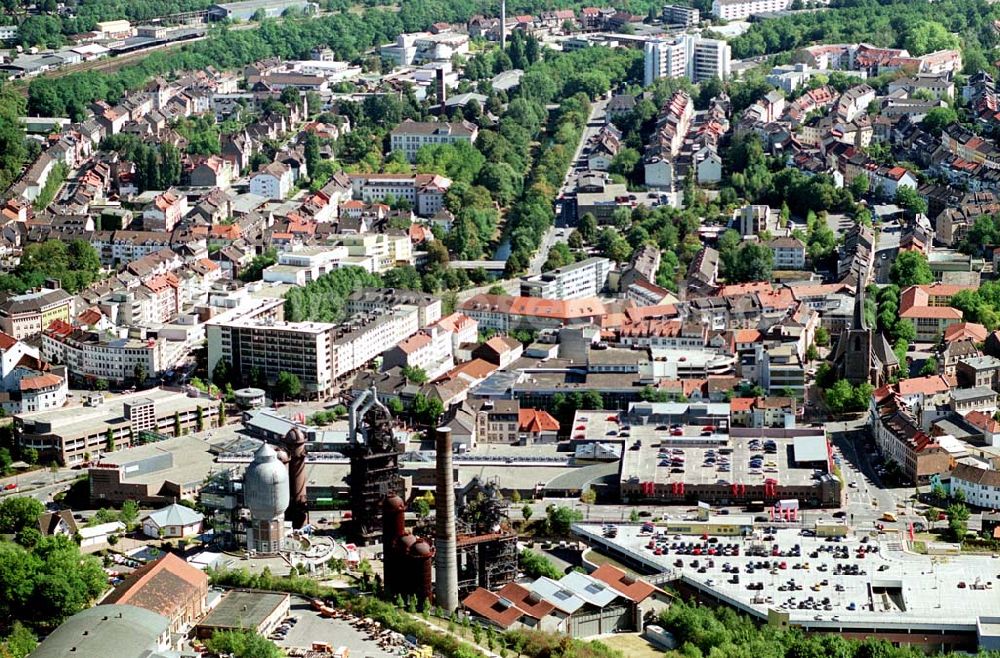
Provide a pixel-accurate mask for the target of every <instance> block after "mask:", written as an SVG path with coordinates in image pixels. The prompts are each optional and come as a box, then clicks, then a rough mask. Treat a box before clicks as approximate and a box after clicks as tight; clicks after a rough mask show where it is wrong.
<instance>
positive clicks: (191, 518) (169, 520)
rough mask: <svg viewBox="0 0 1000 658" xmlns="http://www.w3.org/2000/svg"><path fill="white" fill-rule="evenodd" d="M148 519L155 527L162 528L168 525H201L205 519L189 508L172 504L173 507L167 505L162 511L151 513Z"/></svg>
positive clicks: (199, 513)
mask: <svg viewBox="0 0 1000 658" xmlns="http://www.w3.org/2000/svg"><path fill="white" fill-rule="evenodd" d="M148 518H149V519H151V520H152V521H153V523H155V524H156V525H157V526H159V527H160V528H163V527H166V526H170V525H193V524H195V523H201V521H202V520H203V519H204V518H205V517H204V516H202V514H201V512H196V511H195V510H193V509H191V508H190V507H185V506H184V505H181V504H178V503H174V504H173V505H167V506H166V507H164V508H163V509H158V510H156V511H155V512H151V513H150V515H149V517H148Z"/></svg>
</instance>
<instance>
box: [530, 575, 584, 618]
mask: <svg viewBox="0 0 1000 658" xmlns="http://www.w3.org/2000/svg"><path fill="white" fill-rule="evenodd" d="M529 589H530V590H531V591H532V593H533V594H537V595H538V596H540V597H541V598H542V599H543V600H545V601H548V602H549V603H551V604H552V605H554V606H555V607H556V608H558V609H559V610H561V611H563V612H565V613H567V614H573V613H574V612H576V611H577V610H579V609H580V608H582V607H583V606H584V604H585V603H586V602H585V601H584V600H583V599H581V598H580V597H579V596H577V595H576V594H575V593H574V592H572V591H571V590H569V589H568V588H565V587H563V586H562V585H561V584H560V582H557V581H555V580H552V579H551V578H546V577H544V576H543V577H541V578H539V579H538V580H536V581H535V582H533V583H531V585H530V586H529Z"/></svg>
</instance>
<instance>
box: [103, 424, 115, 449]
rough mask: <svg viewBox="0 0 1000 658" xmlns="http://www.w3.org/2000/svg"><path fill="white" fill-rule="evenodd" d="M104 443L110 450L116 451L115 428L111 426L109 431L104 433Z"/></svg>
mask: <svg viewBox="0 0 1000 658" xmlns="http://www.w3.org/2000/svg"><path fill="white" fill-rule="evenodd" d="M104 444H105V446H106V448H107V451H108V452H114V451H115V448H116V446H115V431H114V429H113V428H111V427H109V428H108V431H107V432H105V433H104Z"/></svg>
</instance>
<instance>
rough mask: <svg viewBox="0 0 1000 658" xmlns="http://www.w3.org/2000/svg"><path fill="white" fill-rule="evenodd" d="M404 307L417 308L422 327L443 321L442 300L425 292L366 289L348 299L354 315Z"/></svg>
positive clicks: (348, 304) (349, 311) (357, 291)
mask: <svg viewBox="0 0 1000 658" xmlns="http://www.w3.org/2000/svg"><path fill="white" fill-rule="evenodd" d="M404 305H405V306H416V307H417V309H418V310H419V316H420V317H419V318H418V319H419V322H420V326H421V327H426V326H427V325H429V324H433V323H435V322H437V321H438V320H441V299H440V298H438V297H435V296H434V295H428V294H427V293H424V292H419V291H414V290H402V289H399V290H397V289H395V288H364V289H362V290H356V291H354V292H353V293H351V295H350V296H349V297H348V298H347V312H348V313H350V314H352V315H353V314H356V313H379V312H385V311H389V310H390V309H392V308H394V307H396V306H404ZM448 317H449V318H450V317H452V316H448Z"/></svg>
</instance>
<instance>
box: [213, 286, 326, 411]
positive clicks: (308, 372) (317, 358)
mask: <svg viewBox="0 0 1000 658" xmlns="http://www.w3.org/2000/svg"><path fill="white" fill-rule="evenodd" d="M283 306H284V302H283V301H282V300H280V299H267V300H255V301H254V302H252V303H249V304H246V305H243V306H240V307H237V308H235V309H232V310H230V311H226V312H225V313H223V314H221V315H220V316H218V317H216V318H213V319H212V320H210V321H209V322H208V323H206V334H207V336H208V366H209V372H211V371H212V370H214V368H215V366H216V364H217V363H218V362H219V361H225V362H226V363H228V364H229V367H230V371H231V372H239V373H242V374H243V376H244V377H249V376H250V373H252V372H254V371H256V372H259V373H260V376H261V377H262V378H264V379H265V380H266V381H267V382H268V383H269V384H273V383H274V382H275V381H277V379H278V374H279V373H280V372H283V371H284V372H289V373H291V374H294V375H296V376H297V377H298V378H299V381H300V382H302V390H303V392H304V393H306V394H307V395H309V396H325V395H328V394H329V393H330V391H331V390H332V386H333V374H332V372H331V364H332V362H333V331H334V329H336V325H335V324H332V323H326V322H284V321H283V318H284V310H283Z"/></svg>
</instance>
